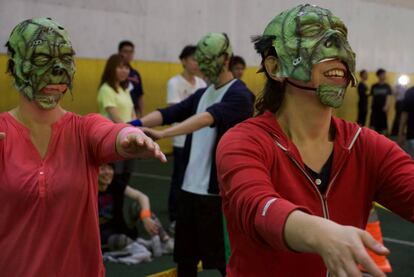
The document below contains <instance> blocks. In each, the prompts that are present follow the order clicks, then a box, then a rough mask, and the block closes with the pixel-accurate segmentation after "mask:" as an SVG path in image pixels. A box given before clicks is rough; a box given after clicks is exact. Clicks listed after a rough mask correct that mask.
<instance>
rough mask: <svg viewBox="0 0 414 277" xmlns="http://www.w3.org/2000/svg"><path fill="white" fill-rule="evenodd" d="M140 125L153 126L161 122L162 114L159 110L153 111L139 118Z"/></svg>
mask: <svg viewBox="0 0 414 277" xmlns="http://www.w3.org/2000/svg"><path fill="white" fill-rule="evenodd" d="M140 120H141V123H142V126H145V127H150V128H151V127H155V126H159V125H161V124H162V120H163V119H162V114H161V113H160V112H159V111H153V112H151V113H149V114H147V115H146V116H144V117H142V118H141V119H140Z"/></svg>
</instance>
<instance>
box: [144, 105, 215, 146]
mask: <svg viewBox="0 0 414 277" xmlns="http://www.w3.org/2000/svg"><path fill="white" fill-rule="evenodd" d="M213 123H214V118H213V116H212V115H211V114H210V113H209V112H203V113H199V114H195V115H193V116H191V117H190V118H188V119H186V120H185V121H183V122H181V123H179V124H177V125H174V126H172V127H170V128H168V129H165V130H153V129H148V128H143V130H144V132H145V133H146V134H147V135H148V136H150V137H152V138H153V139H155V140H157V139H161V138H169V137H175V136H179V135H187V134H191V133H192V132H194V131H197V130H199V129H201V128H204V127H207V126H210V125H212V124H213ZM144 126H145V125H144Z"/></svg>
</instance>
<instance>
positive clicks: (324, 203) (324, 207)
mask: <svg viewBox="0 0 414 277" xmlns="http://www.w3.org/2000/svg"><path fill="white" fill-rule="evenodd" d="M361 130H362V129H361V127H360V128H359V129H358V130H357V132H356V133H355V136H354V138H353V139H352V141H351V143H350V144H349V146H348V150H351V149H352V147H353V146H354V143H355V141H356V139H357V138H358V136H359V134H360V133H361ZM273 136H274V137H275V138H276V139H275V141H276V145H277V146H278V147H279V148H281V149H282V150H283V151H284V152H285V154H286V155H287V156H288V157H289V159H290V160H291V161H293V163H294V164H295V165H296V167H298V168H299V169H300V171H302V173H303V174H304V175H305V176H306V178H307V179H308V180H309V182H311V184H312V187H313V188H314V189H315V190H316V193H317V194H318V196H319V199H320V200H321V204H322V211H323V217H324V218H326V219H329V209H328V201H327V199H328V193H329V191H330V189H331V187H332V184H333V182H335V180H336V177H338V175H339V172H340V171H341V168H342V166H341V167H340V168H339V169H338V170H337V171H336V173H335V175H334V177H333V178H332V180H331V181H330V182H329V184H328V187H327V189H326V193H325V194H324V195H322V194H321V192H320V191H319V189H318V187H317V186H316V184H315V182H314V181H313V179H312V178H311V177H310V176H309V174H308V173H307V172H306V171H305V170H304V169H303V168H302V167H301V166H300V164H299V163H298V162H297V161H296V160H295V158H293V157H292V156H291V155H290V154H289V152H288V150H287V148H286V147H284V146H283V145H282V144H280V143H279V142H278V141H277V139H278V136H277V135H275V134H274V135H273Z"/></svg>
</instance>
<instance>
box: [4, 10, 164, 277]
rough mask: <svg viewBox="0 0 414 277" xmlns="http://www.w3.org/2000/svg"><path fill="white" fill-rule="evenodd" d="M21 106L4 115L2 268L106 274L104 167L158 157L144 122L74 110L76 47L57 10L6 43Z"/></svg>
mask: <svg viewBox="0 0 414 277" xmlns="http://www.w3.org/2000/svg"><path fill="white" fill-rule="evenodd" d="M7 47H8V55H9V62H8V70H9V72H10V73H11V75H12V76H13V77H14V80H15V84H16V87H17V89H18V91H19V92H20V97H19V105H18V106H17V107H16V108H15V109H12V110H11V111H9V112H5V113H1V114H0V133H1V134H0V172H1V174H0V203H1V204H0V205H1V206H0V207H1V213H0V248H1V249H2V251H3V255H2V256H1V258H0V269H1V275H2V276H6V277H9V276H45V277H49V276H50V277H52V276H53V277H55V276H85V277H90V276H104V267H103V263H102V257H101V250H100V240H99V229H98V228H99V227H98V226H99V222H98V203H97V195H98V184H97V179H98V178H97V177H98V167H99V165H100V164H102V163H106V162H108V161H113V160H120V159H125V158H135V157H143V158H145V157H155V158H157V159H159V160H161V161H165V156H164V154H162V152H161V151H160V149H159V147H158V145H157V144H155V143H154V142H153V141H152V140H151V139H150V138H148V137H146V136H145V135H144V134H143V133H142V132H141V131H140V130H138V129H136V128H132V127H128V125H125V124H113V123H112V122H110V121H108V120H107V119H104V118H103V117H101V116H99V115H89V116H84V117H82V116H78V115H76V114H73V113H71V112H68V111H65V110H64V109H63V108H62V107H61V106H60V104H59V103H60V100H61V98H62V97H63V95H64V94H65V92H66V91H67V90H68V89H71V86H72V80H73V74H74V71H75V66H74V58H73V56H74V51H73V49H72V45H71V43H70V40H69V37H68V34H67V32H66V30H65V29H64V28H63V27H62V26H60V25H59V24H58V23H56V22H55V21H53V20H51V19H50V18H37V19H30V20H26V21H23V22H22V23H20V24H18V25H17V26H16V27H15V28H14V30H13V31H12V33H11V35H10V38H9V40H8V42H7Z"/></svg>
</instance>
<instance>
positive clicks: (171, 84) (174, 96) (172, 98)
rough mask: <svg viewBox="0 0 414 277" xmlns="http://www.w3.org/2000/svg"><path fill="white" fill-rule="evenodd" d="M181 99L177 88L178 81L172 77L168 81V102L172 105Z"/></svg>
mask: <svg viewBox="0 0 414 277" xmlns="http://www.w3.org/2000/svg"><path fill="white" fill-rule="evenodd" d="M180 101H181V99H180V95H179V93H178V90H177V82H175V81H174V79H170V80H169V81H168V83H167V104H169V105H172V104H176V103H179V102H180Z"/></svg>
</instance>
